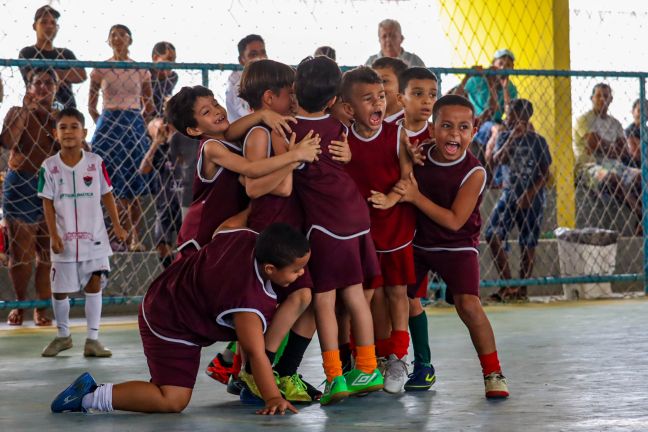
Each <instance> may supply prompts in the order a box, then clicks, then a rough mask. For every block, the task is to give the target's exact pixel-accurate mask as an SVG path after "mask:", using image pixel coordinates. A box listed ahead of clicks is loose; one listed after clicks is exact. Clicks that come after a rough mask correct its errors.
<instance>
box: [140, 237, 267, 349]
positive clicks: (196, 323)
mask: <svg viewBox="0 0 648 432" xmlns="http://www.w3.org/2000/svg"><path fill="white" fill-rule="evenodd" d="M257 237H258V234H257V233H255V232H254V231H251V230H248V229H238V230H231V231H221V232H219V233H218V234H217V235H216V236H215V237H214V239H213V240H211V241H210V242H209V243H208V244H207V245H206V246H205V247H203V248H202V249H200V250H199V251H197V252H194V253H192V254H188V255H186V256H184V257H183V258H181V259H179V260H176V261H175V262H174V263H173V264H171V266H170V267H169V268H167V269H166V270H165V271H164V272H162V274H161V275H160V276H158V277H157V278H156V279H155V280H154V281H153V283H151V286H150V287H149V289H148V291H147V292H146V295H145V296H144V299H143V301H142V315H143V318H144V320H145V322H146V324H147V325H148V327H149V328H150V329H151V331H152V332H153V334H155V336H157V337H159V338H161V339H164V340H167V341H169V342H177V343H181V344H184V345H198V346H208V345H211V344H213V343H214V342H218V341H231V340H236V333H235V331H234V324H233V322H232V319H233V317H232V314H234V313H236V312H241V311H245V312H254V313H256V314H257V315H258V316H259V318H260V319H261V321H262V322H263V331H264V332H265V329H266V327H267V324H268V323H269V321H270V319H271V318H272V315H273V314H274V311H275V308H276V303H277V302H276V295H275V293H274V291H272V284H271V283H270V281H266V282H264V281H263V279H262V278H261V275H260V273H259V269H258V266H257V263H256V260H255V259H254V246H255V243H256V240H257Z"/></svg>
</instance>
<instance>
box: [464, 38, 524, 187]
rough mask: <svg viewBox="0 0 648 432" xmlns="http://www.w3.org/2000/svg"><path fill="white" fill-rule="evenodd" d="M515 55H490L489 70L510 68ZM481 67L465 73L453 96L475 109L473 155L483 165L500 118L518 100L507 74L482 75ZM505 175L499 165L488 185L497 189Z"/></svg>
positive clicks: (503, 167)
mask: <svg viewBox="0 0 648 432" xmlns="http://www.w3.org/2000/svg"><path fill="white" fill-rule="evenodd" d="M514 67H515V55H513V53H512V52H511V51H510V50H508V49H500V50H498V51H496V52H495V55H493V62H492V63H491V66H490V69H491V70H502V69H513V68H514ZM481 71H482V67H481V66H476V67H475V74H472V75H471V74H467V75H466V76H465V77H464V78H463V80H462V81H461V83H460V84H459V86H458V87H456V88H455V89H453V91H452V93H454V94H459V95H461V96H466V97H467V98H468V99H469V100H470V102H472V103H473V105H474V106H475V115H476V116H477V122H476V123H477V124H476V126H477V128H478V130H477V133H476V134H475V136H474V138H473V143H474V144H475V148H474V150H475V155H476V156H477V158H478V159H479V160H480V161H481V162H482V164H484V165H487V164H485V162H487V161H488V160H489V159H490V157H491V156H492V150H493V148H494V146H495V143H496V142H497V134H498V133H499V132H500V131H501V129H502V116H503V114H504V112H505V111H506V107H507V105H508V104H509V103H510V101H511V99H515V98H516V97H517V94H518V92H517V88H516V87H515V85H514V84H513V83H512V82H511V80H510V79H509V76H508V75H484V74H481V73H480V72H481ZM505 176H506V166H505V165H499V167H498V169H497V170H495V171H494V172H493V175H492V180H491V184H492V185H493V186H497V187H500V186H502V183H503V181H504V177H505Z"/></svg>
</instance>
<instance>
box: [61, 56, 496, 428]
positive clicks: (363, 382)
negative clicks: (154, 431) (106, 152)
mask: <svg viewBox="0 0 648 432" xmlns="http://www.w3.org/2000/svg"><path fill="white" fill-rule="evenodd" d="M240 97H241V98H243V99H244V100H245V101H247V102H248V103H249V105H250V107H251V108H252V109H253V111H254V112H253V113H252V114H250V115H248V116H245V117H243V118H241V119H239V120H237V121H236V122H234V123H232V124H230V123H229V122H228V120H227V113H226V112H225V109H224V108H223V107H222V106H220V105H219V104H218V102H217V101H216V99H215V98H214V95H213V93H212V92H211V91H210V90H208V89H207V88H204V87H201V86H195V87H184V88H182V89H181V90H180V92H178V93H177V94H176V95H174V96H173V97H172V98H171V99H170V100H169V101H168V103H167V106H166V117H167V119H168V121H169V122H170V123H171V124H172V125H173V126H174V127H175V128H176V129H177V130H178V131H180V132H181V133H183V134H186V135H188V136H190V137H194V138H198V139H200V140H201V145H200V153H199V158H198V163H197V171H196V176H195V180H194V188H193V193H194V202H193V204H192V205H191V207H190V209H189V212H188V214H187V216H186V218H185V220H184V221H183V225H182V228H181V230H180V233H179V236H178V237H179V238H178V244H179V245H180V246H179V248H178V255H177V257H176V259H175V260H174V262H173V263H172V264H171V265H170V266H169V267H168V268H167V269H166V270H165V271H164V272H163V273H162V274H161V275H160V276H159V277H158V278H157V279H155V280H154V281H153V282H152V284H151V286H150V287H149V289H148V291H147V293H146V295H145V296H144V299H143V301H142V304H141V307H140V312H139V329H140V334H141V338H142V343H143V349H144V354H145V356H146V359H147V363H148V367H149V370H150V374H151V380H150V381H130V382H125V383H120V384H114V385H113V384H110V383H107V384H101V385H97V383H96V382H95V380H94V379H93V377H92V376H91V375H90V374H89V373H84V374H82V375H81V376H80V377H78V378H77V379H76V380H75V381H74V383H72V384H71V385H70V386H69V387H68V388H67V389H65V390H64V391H63V392H61V393H60V394H59V395H58V396H57V397H56V398H55V399H54V401H53V402H52V406H51V409H52V411H53V412H68V411H83V412H86V411H88V410H95V411H113V410H126V411H137V412H180V411H182V410H183V409H184V408H185V407H186V406H187V404H188V403H189V400H190V399H191V394H192V391H193V387H194V385H195V381H196V376H197V373H198V369H199V366H200V353H201V349H202V347H204V346H209V345H211V344H213V343H215V342H218V341H235V340H236V341H238V347H237V349H236V351H237V354H236V355H234V356H233V357H232V353H231V352H229V351H228V350H226V351H224V352H223V353H220V354H218V355H217V356H216V358H214V360H213V361H212V362H211V363H210V365H209V367H208V370H207V372H208V374H210V375H211V376H212V377H214V378H217V379H218V380H220V381H222V382H228V380H229V385H228V391H230V390H231V391H233V392H240V395H241V399H242V400H243V401H254V400H256V401H257V402H259V403H261V404H264V407H263V408H261V409H260V410H259V411H257V412H258V413H259V414H270V415H272V414H275V413H280V414H284V413H285V412H286V411H292V412H297V410H296V409H295V407H294V406H293V403H303V402H306V403H310V402H313V401H315V400H319V402H320V404H321V405H330V404H334V403H336V402H340V401H342V400H343V399H345V398H347V397H349V396H360V395H365V394H367V393H369V392H373V391H377V390H381V389H384V390H385V391H386V392H389V393H399V392H401V391H403V389H405V390H427V389H429V388H430V387H431V386H432V384H433V383H434V381H435V371H434V368H433V367H432V364H431V353H430V348H429V344H428V323H427V318H426V315H425V312H424V310H423V308H422V307H421V303H420V298H421V297H424V296H425V294H426V288H427V275H428V273H429V272H430V271H431V272H434V273H436V274H437V275H438V276H439V277H441V278H442V279H443V280H444V281H445V283H446V284H447V291H446V300H447V301H448V302H449V303H452V304H454V305H455V307H456V310H457V313H458V315H459V317H460V318H461V320H462V321H463V322H464V324H465V325H466V327H467V328H468V331H469V333H470V337H471V339H472V342H473V345H474V347H475V350H476V351H477V355H478V357H479V361H480V363H481V366H482V373H483V378H484V383H485V390H486V397H487V398H505V397H508V394H509V393H508V387H507V383H506V379H505V377H504V376H503V374H502V370H501V367H500V363H499V359H498V355H497V350H496V346H495V338H494V334H493V330H492V328H491V325H490V322H489V320H488V318H487V316H486V314H485V312H484V310H483V308H482V306H481V303H480V299H479V261H478V251H477V245H478V236H479V231H480V226H481V220H480V215H479V205H480V202H481V194H482V192H483V189H484V186H485V183H486V174H485V170H484V168H483V167H482V166H481V165H480V164H479V162H478V160H477V159H476V158H475V157H474V156H473V155H472V154H471V153H470V152H469V151H467V150H466V149H467V147H468V146H469V144H470V142H471V139H472V136H473V134H474V132H475V128H474V108H473V106H472V104H471V103H470V102H469V101H468V100H467V99H465V98H463V97H461V96H457V95H446V96H443V97H441V98H439V99H438V100H437V79H436V76H435V75H434V74H433V73H432V72H431V71H429V70H428V69H425V68H421V67H412V68H408V67H407V66H406V65H405V64H404V63H403V62H402V61H400V60H398V59H394V58H382V59H379V60H377V61H376V63H374V65H373V67H372V68H369V67H365V66H361V67H358V68H356V69H353V70H350V71H348V72H346V73H344V74H342V72H341V71H340V68H339V67H338V65H337V64H336V63H335V62H334V61H333V60H331V59H329V58H328V57H326V56H318V57H315V58H312V57H309V58H306V59H304V60H303V61H302V62H301V63H300V64H299V65H298V66H297V68H296V70H294V69H293V68H291V67H290V66H287V65H285V64H282V63H279V62H276V61H273V60H259V61H256V62H253V63H250V64H248V65H246V67H245V70H244V71H243V76H242V79H241V84H240ZM430 117H432V123H429V118H430ZM241 138H243V140H242V143H241V142H240V141H239V140H240V139H241ZM79 151H80V149H79ZM77 153H78V152H77ZM79 154H81V153H79ZM83 154H85V155H86V156H85V157H88V156H87V155H89V153H83ZM97 163H99V164H100V161H99V160H97ZM97 166H99V165H97ZM106 178H107V176H106ZM108 185H109V182H108ZM108 189H109V188H108V187H106V188H105V189H104V191H105V190H108ZM110 213H111V214H112V213H113V211H111V212H110ZM113 223H116V224H117V225H118V221H117V220H116V219H115V218H113ZM408 326H409V329H410V332H409V333H408ZM315 331H317V334H318V337H319V343H320V348H321V352H322V359H323V368H324V373H325V375H326V381H325V386H324V389H323V392H319V391H318V390H316V389H315V388H314V387H313V386H311V385H310V384H308V383H306V382H305V381H304V380H303V379H302V377H301V375H300V374H299V373H298V368H299V365H300V363H301V361H302V358H303V356H304V353H305V351H306V349H307V347H308V345H309V343H310V341H311V338H312V337H313V336H314V334H315ZM410 334H411V338H412V344H413V348H414V358H415V361H414V371H413V373H411V374H409V375H408V367H407V363H406V360H407V351H408V347H409V344H410ZM286 335H287V342H285V347H283V346H282V347H281V348H282V353H281V355H280V356H279V355H277V352H278V351H279V350H280V346H281V345H282V341H284V339H285V338H286ZM241 363H242V365H241ZM273 365H274V366H273ZM230 375H231V376H230ZM237 383H239V384H238V385H237Z"/></svg>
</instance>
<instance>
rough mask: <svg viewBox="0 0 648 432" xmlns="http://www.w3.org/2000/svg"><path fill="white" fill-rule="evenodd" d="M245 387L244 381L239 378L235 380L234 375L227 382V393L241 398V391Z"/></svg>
mask: <svg viewBox="0 0 648 432" xmlns="http://www.w3.org/2000/svg"><path fill="white" fill-rule="evenodd" d="M243 387H245V384H243V381H241V380H240V379H239V378H238V377H237V378H234V375H232V376H230V378H229V381H228V382H227V393H229V394H233V395H236V396H239V395H240V394H241V391H242V390H243Z"/></svg>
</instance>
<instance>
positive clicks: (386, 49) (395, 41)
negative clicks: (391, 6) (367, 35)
mask: <svg viewBox="0 0 648 432" xmlns="http://www.w3.org/2000/svg"><path fill="white" fill-rule="evenodd" d="M404 40H405V37H404V36H403V32H402V31H401V26H400V23H399V22H398V21H396V20H393V19H386V20H382V21H380V23H378V41H379V42H380V52H379V53H378V54H374V55H372V56H371V57H369V58H368V59H367V61H366V62H365V66H369V67H371V65H372V64H373V62H375V61H376V60H377V59H379V58H381V57H396V58H398V59H401V60H402V61H404V62H405V63H406V64H407V66H409V67H413V66H421V67H425V64H424V63H423V60H421V58H420V57H419V56H417V55H416V54H414V53H411V52H407V51H405V50H404V49H403V47H402V46H401V45H402V44H403V41H404Z"/></svg>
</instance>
